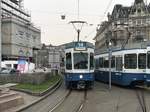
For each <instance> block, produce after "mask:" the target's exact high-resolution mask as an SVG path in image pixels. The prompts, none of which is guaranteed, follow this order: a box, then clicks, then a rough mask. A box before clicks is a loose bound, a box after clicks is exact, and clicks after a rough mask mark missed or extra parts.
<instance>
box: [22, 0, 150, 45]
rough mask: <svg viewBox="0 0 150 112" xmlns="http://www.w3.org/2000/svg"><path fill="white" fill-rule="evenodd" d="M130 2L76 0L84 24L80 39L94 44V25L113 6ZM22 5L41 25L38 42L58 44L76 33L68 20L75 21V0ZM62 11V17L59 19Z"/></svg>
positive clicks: (43, 0)
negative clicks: (62, 18)
mask: <svg viewBox="0 0 150 112" xmlns="http://www.w3.org/2000/svg"><path fill="white" fill-rule="evenodd" d="M147 1H148V3H149V1H150V0H147ZM133 3H134V0H79V4H80V10H79V12H80V20H84V21H87V23H88V25H84V27H83V30H82V32H81V37H80V39H81V40H87V41H89V42H93V43H94V41H93V38H94V36H95V33H96V26H97V25H98V24H100V22H101V21H103V20H105V19H106V16H107V13H108V12H111V11H112V9H113V7H114V5H115V4H122V5H124V6H130V5H131V4H133ZM24 7H25V9H28V10H29V11H30V12H31V16H32V19H31V20H32V22H33V23H34V24H35V25H36V26H39V27H40V28H41V40H42V43H45V44H53V45H60V44H64V43H66V42H70V41H74V40H76V39H77V33H76V32H75V30H74V29H73V26H72V25H71V24H68V23H69V21H72V20H77V15H78V0H24ZM106 12H107V13H106ZM63 14H65V15H66V19H65V20H61V15H63ZM90 24H93V25H90Z"/></svg>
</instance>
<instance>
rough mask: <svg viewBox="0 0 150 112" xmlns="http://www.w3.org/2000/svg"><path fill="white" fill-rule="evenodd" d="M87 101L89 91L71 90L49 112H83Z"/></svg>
mask: <svg viewBox="0 0 150 112" xmlns="http://www.w3.org/2000/svg"><path fill="white" fill-rule="evenodd" d="M86 100H87V90H84V91H78V90H71V91H70V92H69V93H68V95H67V96H66V97H64V98H62V100H60V101H59V102H58V103H57V104H56V105H55V106H54V107H53V108H51V109H50V110H49V112H60V111H61V112H66V111H68V112H82V110H83V108H84V106H85V103H86Z"/></svg>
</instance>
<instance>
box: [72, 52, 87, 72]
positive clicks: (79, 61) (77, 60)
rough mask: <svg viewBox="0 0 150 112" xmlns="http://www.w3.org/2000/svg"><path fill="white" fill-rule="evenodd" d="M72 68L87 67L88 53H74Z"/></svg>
mask: <svg viewBox="0 0 150 112" xmlns="http://www.w3.org/2000/svg"><path fill="white" fill-rule="evenodd" d="M73 56H74V69H88V53H82V52H80V53H74V55H73Z"/></svg>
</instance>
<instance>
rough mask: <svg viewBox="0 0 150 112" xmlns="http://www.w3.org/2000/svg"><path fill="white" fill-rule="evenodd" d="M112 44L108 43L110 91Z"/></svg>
mask: <svg viewBox="0 0 150 112" xmlns="http://www.w3.org/2000/svg"><path fill="white" fill-rule="evenodd" d="M111 47H112V43H111V42H110V41H109V89H111V57H112V49H111Z"/></svg>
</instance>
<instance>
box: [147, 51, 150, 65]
mask: <svg viewBox="0 0 150 112" xmlns="http://www.w3.org/2000/svg"><path fill="white" fill-rule="evenodd" d="M147 67H148V68H150V51H149V52H148V53H147Z"/></svg>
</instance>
